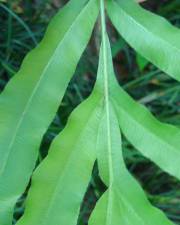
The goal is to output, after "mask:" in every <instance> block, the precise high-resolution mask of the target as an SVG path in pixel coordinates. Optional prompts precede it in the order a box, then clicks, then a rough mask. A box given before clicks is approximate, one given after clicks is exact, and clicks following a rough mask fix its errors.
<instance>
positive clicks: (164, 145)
mask: <svg viewBox="0 0 180 225" xmlns="http://www.w3.org/2000/svg"><path fill="white" fill-rule="evenodd" d="M113 94H114V102H115V104H114V105H115V109H116V113H117V116H118V120H119V124H120V127H121V129H122V132H123V133H124V135H125V136H126V138H127V139H128V140H129V141H130V142H131V143H132V145H134V147H135V148H137V149H138V150H139V151H140V152H141V153H142V154H143V155H144V156H146V157H148V158H149V159H150V160H152V161H153V162H155V163H156V164H157V165H158V166H159V167H160V168H162V169H163V170H164V171H166V172H168V173H169V174H171V175H173V176H175V177H177V178H178V179H180V129H179V128H177V127H175V126H173V125H170V124H165V123H161V122H160V121H158V120H157V119H156V118H155V117H154V116H153V115H152V114H151V113H150V112H149V111H148V110H147V109H146V108H145V107H144V106H142V105H141V104H139V103H137V102H135V101H134V100H133V99H132V98H131V97H130V96H129V95H128V94H127V93H126V92H125V91H124V90H123V89H122V88H121V87H119V89H118V90H117V91H116V92H114V93H113Z"/></svg>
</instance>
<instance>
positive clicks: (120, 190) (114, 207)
mask: <svg viewBox="0 0 180 225" xmlns="http://www.w3.org/2000/svg"><path fill="white" fill-rule="evenodd" d="M102 11H103V1H101V15H102V21H104V20H105V19H104V17H105V16H104V14H103V12H102ZM103 24H105V22H104V23H103V22H102V27H104V25H103ZM102 39H103V41H102V42H103V43H102V50H101V51H102V54H101V56H100V63H99V68H100V70H99V71H100V72H101V73H103V77H104V95H105V96H104V111H103V113H102V116H101V121H100V125H99V131H98V138H97V151H98V153H97V157H98V167H99V172H100V177H101V178H102V180H103V182H104V183H105V184H106V186H107V187H108V190H107V191H106V192H105V193H104V194H103V196H102V197H101V198H100V200H99V201H98V203H97V205H96V207H95V209H94V211H93V213H92V215H91V218H90V221H89V224H90V225H96V224H97V225H99V224H102V225H111V224H112V225H115V224H121V225H130V224H133V225H145V224H146V225H152V224H157V225H162V224H163V225H172V223H171V222H170V221H169V220H168V219H167V218H166V216H165V215H164V214H163V213H162V212H161V211H160V210H158V209H156V208H155V207H153V206H151V204H150V203H149V201H148V200H147V198H146V196H145V194H144V192H143V190H142V189H141V188H140V186H139V184H138V183H137V182H136V181H135V179H134V178H133V177H132V176H131V175H130V174H129V172H128V171H127V169H126V166H125V164H124V160H123V156H122V149H121V134H120V128H119V124H118V118H117V115H116V110H115V106H116V103H115V102H114V92H115V93H116V91H118V88H119V87H118V85H117V83H115V82H114V79H113V77H114V72H113V66H112V61H111V58H112V57H111V51H110V45H109V41H108V38H107V36H106V33H105V28H104V29H103V38H102ZM101 68H102V69H101ZM109 79H110V81H109V82H108V80H109ZM112 103H113V104H112Z"/></svg>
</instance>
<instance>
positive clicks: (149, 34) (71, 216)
mask: <svg viewBox="0 0 180 225" xmlns="http://www.w3.org/2000/svg"><path fill="white" fill-rule="evenodd" d="M105 8H106V9H107V14H108V16H109V17H110V19H111V21H112V23H113V24H114V26H115V27H116V29H117V30H118V31H119V33H120V34H121V35H122V37H123V38H124V39H125V40H126V41H127V42H128V43H129V44H130V45H131V46H132V47H133V48H134V49H135V50H136V51H137V52H138V53H140V54H141V55H142V56H144V57H145V58H146V59H148V60H149V61H150V62H152V63H153V64H154V65H156V66H157V67H158V68H160V69H161V70H162V71H164V72H165V73H167V74H169V75H170V76H172V77H173V78H174V79H177V80H178V81H180V63H179V62H180V31H179V29H178V28H176V27H173V26H172V25H171V24H170V23H169V22H167V21H166V20H165V19H163V18H161V17H159V16H157V15H154V14H153V13H150V12H148V11H146V10H145V9H143V8H141V6H139V5H138V3H136V2H135V1H134V0H106V1H103V0H70V1H69V3H68V4H67V5H66V6H65V7H64V8H63V9H62V10H61V11H60V12H59V13H58V14H57V15H56V16H55V18H54V19H53V20H52V22H51V23H50V25H49V27H48V29H47V32H46V35H45V37H44V39H43V40H42V42H41V43H40V44H39V45H38V47H37V48H36V49H35V50H33V51H32V52H31V53H30V54H28V55H27V57H26V58H25V60H24V62H23V64H22V67H21V69H20V71H19V72H18V73H17V74H16V75H15V76H14V77H13V78H12V79H11V81H10V82H9V83H8V84H7V86H6V88H5V90H4V91H3V93H2V94H1V96H0V225H10V224H12V215H13V209H14V206H15V203H16V202H17V199H18V198H19V197H20V195H21V194H22V193H23V192H24V190H25V188H26V186H27V184H28V182H29V179H30V177H31V174H32V171H33V169H34V167H35V163H36V159H37V156H38V149H39V146H40V143H41V140H42V137H43V135H44V133H45V132H46V130H47V129H48V126H49V124H50V123H51V122H52V120H53V118H54V116H55V113H56V111H57V109H58V107H59V105H60V102H61V100H62V97H63V95H64V93H65V90H66V88H67V85H68V83H69V81H70V79H71V77H72V75H73V73H74V71H75V68H76V66H77V63H78V61H79V59H80V57H81V55H82V53H83V51H84V49H85V47H86V45H87V43H88V41H89V39H90V36H91V33H92V30H93V27H94V24H95V21H96V19H97V16H98V14H99V11H100V20H101V30H102V43H101V49H100V57H99V58H100V59H99V68H98V74H97V80H96V83H95V86H94V89H93V91H92V94H91V95H90V97H88V99H87V100H85V101H84V102H83V103H82V104H80V106H78V107H77V108H76V109H75V110H74V111H73V113H72V115H71V116H70V118H69V120H68V123H67V125H66V127H65V128H64V130H63V131H62V132H61V133H60V134H59V135H58V136H57V137H56V138H55V140H54V141H53V142H52V144H51V146H50V149H49V154H48V156H47V157H46V158H45V160H43V162H42V163H41V164H40V165H39V166H38V168H37V169H36V170H35V172H34V173H33V176H32V184H31V187H30V190H29V193H28V197H27V202H26V209H25V213H24V215H23V216H22V218H21V219H20V220H19V221H18V223H17V224H18V225H49V224H52V225H76V224H77V219H78V215H79V210H80V206H81V203H82V201H83V197H84V195H85V192H86V190H87V186H88V183H89V181H90V178H91V173H92V169H93V166H94V163H95V161H96V160H97V162H98V168H99V174H100V177H101V179H102V181H103V182H104V184H105V185H106V186H107V190H106V192H105V193H104V194H103V195H102V197H101V198H100V199H99V201H98V202H97V204H96V207H95V209H94V211H93V212H92V214H91V217H90V220H89V224H90V225H95V224H97V225H170V224H173V223H172V222H171V221H170V220H168V219H167V217H166V216H165V215H164V213H163V212H161V211H160V210H159V209H157V208H155V207H153V206H152V205H151V204H150V202H149V201H148V200H147V198H146V195H145V194H144V192H143V190H142V188H141V187H140V185H139V184H138V182H137V181H136V180H135V179H134V178H133V177H132V175H131V174H130V173H129V172H128V170H127V169H126V166H125V163H124V159H123V155H122V148H121V145H122V144H121V132H122V133H123V134H124V135H125V136H126V138H127V139H128V140H129V141H130V142H131V143H132V144H133V146H134V147H135V148H137V149H138V150H139V151H140V152H141V153H142V154H143V155H144V156H146V157H148V158H149V159H150V160H152V161H153V162H155V163H156V164H157V165H158V166H159V167H160V168H162V169H163V170H164V171H166V172H168V173H169V174H171V175H173V176H175V177H176V178H180V131H179V129H178V128H176V127H175V126H172V125H168V124H165V123H161V122H159V121H158V120H157V119H156V118H155V117H154V116H153V115H152V114H151V113H150V112H149V111H148V110H147V109H146V108H145V107H144V106H142V105H140V104H139V103H137V102H136V101H134V100H133V99H132V98H131V97H130V96H129V95H128V94H127V93H126V92H125V91H124V90H123V89H122V88H121V87H120V86H119V84H118V82H117V80H116V77H115V75H114V71H113V64H112V56H111V48H110V43H109V40H108V35H107V32H106V21H105Z"/></svg>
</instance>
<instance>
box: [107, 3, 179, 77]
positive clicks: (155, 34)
mask: <svg viewBox="0 0 180 225" xmlns="http://www.w3.org/2000/svg"><path fill="white" fill-rule="evenodd" d="M107 11H108V15H109V16H110V18H111V20H112V23H113V24H114V26H115V27H116V29H117V30H118V31H119V33H120V34H121V35H122V36H123V38H124V39H125V40H126V41H127V42H128V43H129V44H130V45H131V47H133V48H134V49H135V50H136V51H137V52H139V53H140V54H141V55H142V56H144V57H145V58H146V59H148V60H149V61H150V62H152V63H153V64H154V65H156V66H157V67H159V68H160V69H161V70H163V71H164V72H166V73H167V74H169V75H170V76H172V77H173V78H174V79H176V80H178V81H180V72H179V71H180V63H179V59H180V41H179V40H180V30H179V29H178V28H176V27H174V26H172V25H171V24H170V23H169V22H168V21H167V20H165V19H164V18H162V17H160V16H158V15H155V14H153V13H151V12H149V11H147V10H145V9H143V8H142V7H141V6H140V5H139V4H138V3H137V2H136V1H134V0H107Z"/></svg>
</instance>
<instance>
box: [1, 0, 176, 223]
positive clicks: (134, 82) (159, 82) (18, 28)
mask: <svg viewBox="0 0 180 225" xmlns="http://www.w3.org/2000/svg"><path fill="white" fill-rule="evenodd" d="M66 2H67V1H65V0H9V1H8V0H0V91H2V90H3V88H4V87H5V85H6V83H7V82H8V81H9V79H11V78H12V77H13V76H14V74H15V73H16V72H17V71H18V69H19V67H20V65H21V62H22V60H23V58H24V56H25V55H26V54H27V52H29V51H30V50H31V49H33V48H34V47H35V46H36V45H37V44H38V43H39V41H40V40H41V39H42V37H43V35H44V32H45V30H46V27H47V24H48V23H49V21H50V19H51V18H52V16H53V15H54V14H55V13H56V12H57V11H58V10H59V8H61V7H62V6H63V5H64V4H65V3H66ZM142 6H143V7H144V8H146V9H148V10H150V11H152V12H155V13H157V14H159V15H162V16H164V17H165V18H167V19H168V20H169V21H170V22H171V23H172V24H174V25H175V26H177V27H180V0H161V1H157V0H147V1H146V2H144V3H143V4H142ZM107 27H108V33H109V36H110V40H111V47H112V54H113V61H114V68H115V71H116V74H117V78H118V80H119V82H120V84H121V85H122V86H123V88H124V89H125V90H126V91H127V92H128V93H129V94H130V95H131V96H133V98H134V99H136V100H137V101H139V102H140V103H142V104H144V105H146V106H147V107H148V108H149V110H150V111H151V112H152V113H153V114H154V115H155V116H156V117H157V118H158V119H159V120H160V121H163V122H167V123H171V124H174V125H176V126H180V83H178V82H176V81H175V80H173V79H171V78H170V77H169V76H167V75H166V74H164V73H163V72H161V71H159V70H158V69H157V68H156V67H155V66H153V65H152V64H151V63H149V62H147V61H146V60H145V59H144V58H143V57H142V56H140V55H138V54H137V53H136V52H135V51H134V50H133V49H132V48H130V47H129V46H128V45H127V44H126V42H125V41H124V40H123V39H122V38H121V37H120V36H119V35H118V33H117V32H116V30H115V29H114V28H113V27H112V25H111V23H110V21H109V20H107ZM99 43H100V34H99V26H98V23H97V24H96V27H95V29H94V32H93V35H92V38H91V40H90V43H89V45H88V47H87V49H86V51H85V52H84V54H83V56H82V58H81V61H80V63H79V65H78V67H77V69H76V72H75V76H74V77H73V79H72V80H71V82H70V84H69V87H68V89H67V92H66V94H65V96H64V99H63V102H62V104H61V106H60V108H59V110H58V112H57V115H56V117H55V119H54V121H53V123H52V124H51V126H50V127H49V130H48V131H47V133H46V134H45V135H44V139H43V141H42V144H41V150H40V153H39V159H38V162H37V165H38V164H39V163H40V162H41V161H42V160H43V158H44V157H45V156H46V155H47V152H48V147H49V145H50V143H51V141H52V139H53V138H54V137H55V136H56V135H57V134H58V133H59V132H60V131H61V130H62V129H63V127H64V126H65V124H66V121H67V118H68V116H69V114H70V113H71V111H72V110H73V109H74V108H75V107H76V106H77V105H78V104H80V103H81V102H82V101H83V100H84V99H85V98H87V96H88V95H89V94H90V92H91V91H92V88H93V85H94V82H95V79H96V72H97V65H98V52H99ZM142 44H143V43H142ZM148 147H150V146H147V148H148ZM123 153H124V158H125V161H126V165H127V167H128V169H129V171H130V172H131V173H132V174H133V175H134V176H135V177H136V178H137V179H138V181H139V182H140V183H141V185H142V187H143V188H144V190H145V192H146V193H147V196H148V198H149V200H150V201H151V202H152V204H154V205H155V206H157V207H159V208H161V209H162V210H164V212H165V213H166V214H167V216H168V217H169V218H170V219H171V220H173V221H174V222H175V223H176V224H180V182H178V180H176V179H175V178H173V177H171V176H169V175H168V174H166V173H164V172H163V171H162V170H161V169H160V168H158V167H157V166H156V165H155V164H154V163H152V162H150V161H149V160H148V159H146V158H144V157H143V156H142V155H141V154H140V153H139V152H137V151H136V150H135V149H134V148H133V147H132V146H131V145H130V143H129V142H128V141H127V140H126V139H125V138H124V137H123ZM172 163H173V162H172ZM105 189H106V187H105V186H104V185H103V183H102V182H101V180H100V178H99V176H98V169H97V165H95V166H94V171H93V176H92V180H91V182H90V184H89V188H88V191H87V193H86V196H85V198H84V202H83V204H82V207H81V213H80V216H79V222H78V225H86V224H87V220H88V218H89V215H90V213H91V211H92V209H93V207H94V205H95V203H96V201H97V200H98V199H99V198H100V196H101V195H102V193H103V192H104V191H105ZM27 191H28V187H27V190H26V192H25V193H24V194H23V196H22V197H21V198H20V199H19V201H18V202H17V205H16V207H15V210H14V223H15V222H16V221H17V219H18V218H20V216H21V215H22V213H23V211H24V202H25V199H26V195H27Z"/></svg>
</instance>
